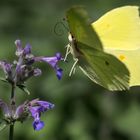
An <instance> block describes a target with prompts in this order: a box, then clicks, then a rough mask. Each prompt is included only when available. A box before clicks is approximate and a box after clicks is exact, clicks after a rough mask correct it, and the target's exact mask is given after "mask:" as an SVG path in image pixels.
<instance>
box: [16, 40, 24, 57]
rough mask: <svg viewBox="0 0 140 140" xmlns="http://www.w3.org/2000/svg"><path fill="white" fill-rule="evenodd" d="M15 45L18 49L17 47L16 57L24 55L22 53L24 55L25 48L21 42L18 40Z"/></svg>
mask: <svg viewBox="0 0 140 140" xmlns="http://www.w3.org/2000/svg"><path fill="white" fill-rule="evenodd" d="M15 45H16V47H17V49H16V55H17V56H20V55H22V53H23V48H22V44H21V41H20V40H19V39H17V40H16V41H15Z"/></svg>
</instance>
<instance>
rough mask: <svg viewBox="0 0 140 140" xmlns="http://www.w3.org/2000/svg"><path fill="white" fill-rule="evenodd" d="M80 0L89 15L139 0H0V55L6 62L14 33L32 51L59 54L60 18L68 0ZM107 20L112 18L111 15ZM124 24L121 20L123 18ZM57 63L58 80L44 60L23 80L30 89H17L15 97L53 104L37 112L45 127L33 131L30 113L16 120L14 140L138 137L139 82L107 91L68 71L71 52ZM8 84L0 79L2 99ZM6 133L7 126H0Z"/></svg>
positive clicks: (63, 39)
mask: <svg viewBox="0 0 140 140" xmlns="http://www.w3.org/2000/svg"><path fill="white" fill-rule="evenodd" d="M79 4H80V5H85V7H86V9H87V11H88V12H89V13H90V16H91V17H92V19H93V21H94V20H96V19H97V18H99V17H100V16H101V15H102V14H104V13H105V12H107V11H109V10H111V9H113V8H115V7H118V6H123V5H128V4H129V5H139V4H140V0H104V1H103V0H24V1H22V0H0V60H2V59H7V60H9V61H11V62H12V60H13V59H14V58H15V56H14V52H15V45H14V41H15V40H16V39H21V40H22V42H23V44H24V45H25V44H26V43H27V42H29V43H30V44H31V45H32V47H33V53H34V54H35V55H46V56H53V55H54V54H55V53H56V52H62V54H63V56H64V55H65V46H66V45H67V44H68V39H67V32H68V31H67V30H66V29H65V28H64V26H62V24H60V25H59V26H57V28H56V29H57V32H59V33H62V34H63V35H61V36H60V35H57V34H56V33H54V30H55V25H56V24H57V23H58V22H61V21H62V22H63V23H64V24H65V25H66V23H65V21H63V18H64V17H65V11H66V10H67V9H68V8H69V7H71V6H72V5H79ZM112 20H113V19H112ZM126 24H127V23H126ZM68 60H69V61H68V63H65V64H60V65H61V67H62V68H63V70H64V76H63V78H62V80H61V81H58V80H57V78H56V76H55V73H54V71H52V69H51V68H50V67H48V66H46V65H45V64H39V65H40V67H41V68H42V69H43V74H42V76H40V77H37V78H32V79H30V80H29V81H28V82H27V85H28V88H29V90H30V91H31V95H30V96H28V95H26V94H24V93H23V92H22V91H20V90H17V94H16V102H17V104H21V103H22V102H24V100H26V99H29V100H31V99H33V98H38V97H39V98H40V99H42V100H47V101H50V102H52V103H54V104H55V106H56V107H55V109H54V110H52V111H49V112H47V113H45V114H44V115H42V120H44V121H45V124H46V125H45V128H44V129H42V130H41V131H39V132H36V131H34V130H33V128H32V119H30V120H28V121H26V122H24V123H23V124H21V123H16V126H15V138H14V140H140V93H139V92H140V88H139V87H133V88H131V90H130V91H129V92H109V91H107V90H105V89H104V88H102V87H100V86H98V85H95V84H94V83H92V82H91V81H90V80H89V79H88V78H87V77H86V76H84V75H83V74H82V72H81V71H80V70H79V69H77V70H76V74H75V75H73V76H72V77H69V76H68V74H69V71H70V69H71V67H72V64H73V60H72V57H69V58H68ZM1 74H2V72H1ZM9 93H10V87H9V86H8V85H6V84H5V83H2V82H1V83H0V98H2V99H3V100H5V101H7V102H8V99H9V97H10V94H9ZM0 139H1V140H7V139H8V128H6V129H5V130H4V131H2V132H0Z"/></svg>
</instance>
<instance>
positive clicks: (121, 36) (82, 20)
mask: <svg viewBox="0 0 140 140" xmlns="http://www.w3.org/2000/svg"><path fill="white" fill-rule="evenodd" d="M66 17H67V22H68V26H69V29H70V33H69V37H68V38H69V44H68V47H67V53H66V56H67V54H68V53H69V52H70V53H71V54H72V55H73V58H74V61H75V63H74V65H73V67H72V70H71V73H72V71H73V70H74V68H75V66H76V65H78V66H79V68H80V69H81V70H82V71H83V73H84V74H85V75H86V76H87V77H89V78H90V79H91V80H92V81H93V82H95V83H97V84H99V85H101V86H103V87H104V88H106V89H108V90H111V91H115V90H126V89H129V87H130V86H134V85H139V84H140V74H139V72H140V66H138V61H137V60H138V58H139V56H140V55H139V54H140V53H138V52H137V50H140V49H139V47H140V18H139V11H138V7H137V6H124V7H120V8H116V9H114V10H111V11H109V12H108V13H106V14H105V15H104V16H102V17H101V18H100V19H99V20H97V21H96V22H94V23H91V21H90V19H89V15H88V13H87V11H86V10H85V9H84V8H83V7H72V8H71V9H69V10H68V11H67V12H66Z"/></svg>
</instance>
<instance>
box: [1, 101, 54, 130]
mask: <svg viewBox="0 0 140 140" xmlns="http://www.w3.org/2000/svg"><path fill="white" fill-rule="evenodd" d="M0 108H1V109H2V111H3V114H4V117H5V118H4V119H5V121H7V123H11V122H15V121H20V122H23V121H24V120H25V119H26V118H27V117H29V116H32V118H33V119H34V121H33V128H34V130H37V131H38V130H41V129H42V128H43V127H44V122H43V121H41V120H40V117H41V113H43V112H46V111H48V110H49V109H53V108H54V104H52V103H50V102H47V101H41V100H38V99H34V100H32V101H26V102H24V104H22V105H19V106H18V107H17V108H15V110H12V109H11V108H10V107H9V106H8V105H7V103H5V102H4V101H2V100H1V99H0Z"/></svg>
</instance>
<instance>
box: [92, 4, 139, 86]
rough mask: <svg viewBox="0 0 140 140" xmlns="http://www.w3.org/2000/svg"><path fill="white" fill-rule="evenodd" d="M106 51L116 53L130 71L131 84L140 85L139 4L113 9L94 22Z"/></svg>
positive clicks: (93, 25) (94, 27) (93, 24)
mask: <svg viewBox="0 0 140 140" xmlns="http://www.w3.org/2000/svg"><path fill="white" fill-rule="evenodd" d="M92 27H93V29H94V30H95V31H96V33H97V35H98V36H99V38H100V41H101V42H102V44H103V47H104V51H105V52H107V53H110V54H113V55H115V56H116V57H117V58H118V59H119V60H121V61H122V62H123V63H124V64H125V65H126V66H127V68H128V70H129V72H130V85H129V86H136V85H140V11H139V7H138V6H123V7H120V8H116V9H113V10H111V11H109V12H108V13H106V14H105V15H103V16H102V17H101V18H100V19H98V20H97V21H96V22H94V23H92ZM120 71H121V70H120Z"/></svg>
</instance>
